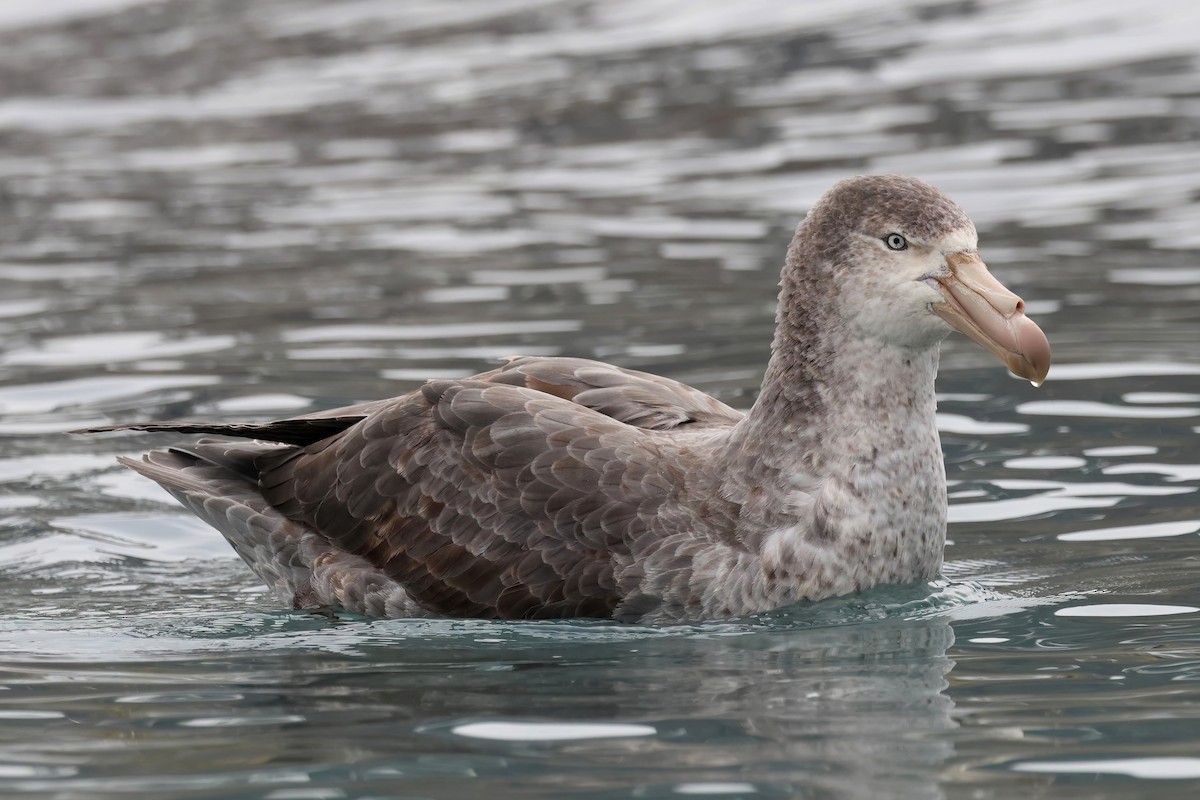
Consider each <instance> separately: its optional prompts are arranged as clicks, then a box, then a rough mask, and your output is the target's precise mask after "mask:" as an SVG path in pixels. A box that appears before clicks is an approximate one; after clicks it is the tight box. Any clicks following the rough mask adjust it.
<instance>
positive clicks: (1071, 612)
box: [1054, 603, 1200, 617]
mask: <svg viewBox="0 0 1200 800" xmlns="http://www.w3.org/2000/svg"><path fill="white" fill-rule="evenodd" d="M1198 611H1200V608H1196V607H1194V606H1169V605H1162V604H1156V603H1096V604H1094V605H1087V606H1071V607H1069V608H1060V609H1058V610H1057V611H1055V612H1054V616H1056V617H1164V616H1171V615H1174V614H1195V613H1196V612H1198Z"/></svg>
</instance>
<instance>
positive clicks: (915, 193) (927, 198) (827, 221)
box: [802, 175, 971, 255]
mask: <svg viewBox="0 0 1200 800" xmlns="http://www.w3.org/2000/svg"><path fill="white" fill-rule="evenodd" d="M891 225H894V226H896V227H897V228H898V229H899V232H903V233H906V234H908V235H910V236H916V237H920V238H922V239H933V238H937V237H939V236H942V235H944V234H946V233H949V232H951V231H954V230H959V229H961V228H966V227H970V225H971V220H970V218H969V217H968V216H967V215H966V213H965V212H964V211H963V210H962V209H961V208H959V207H958V204H957V203H955V202H954V201H953V200H951V199H950V198H949V197H947V196H946V195H944V194H942V193H941V192H940V191H938V190H937V189H935V188H933V187H932V186H930V185H929V184H927V183H925V182H924V181H919V180H917V179H916V178H910V177H908V176H907V175H862V176H859V177H856V178H848V179H847V180H844V181H840V182H839V183H837V184H835V185H834V186H833V188H832V189H830V190H829V191H828V192H826V193H825V195H824V196H823V197H822V198H821V199H820V200H819V201H817V204H816V205H815V206H813V209H812V211H810V212H809V214H808V217H807V218H806V219H805V221H804V224H803V226H802V229H803V232H804V236H805V237H806V238H808V239H809V240H810V241H811V242H812V243H813V244H814V245H816V247H817V249H818V250H820V251H823V252H824V253H826V254H827V255H831V254H833V253H836V252H838V251H840V250H842V248H843V247H844V246H845V244H846V234H847V233H848V232H850V231H861V232H863V233H871V234H884V233H889V232H890V231H885V230H883V228H884V227H885V226H891Z"/></svg>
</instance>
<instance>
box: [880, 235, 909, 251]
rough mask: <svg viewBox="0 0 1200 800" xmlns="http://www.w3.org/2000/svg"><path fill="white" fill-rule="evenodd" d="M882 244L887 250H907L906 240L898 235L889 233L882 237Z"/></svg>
mask: <svg viewBox="0 0 1200 800" xmlns="http://www.w3.org/2000/svg"><path fill="white" fill-rule="evenodd" d="M883 243H884V244H886V245H887V246H888V249H889V250H907V249H908V239H905V238H904V237H903V236H901V235H900V234H898V233H889V234H888V235H887V236H885V237H883Z"/></svg>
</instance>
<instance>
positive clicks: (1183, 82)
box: [0, 0, 1200, 800]
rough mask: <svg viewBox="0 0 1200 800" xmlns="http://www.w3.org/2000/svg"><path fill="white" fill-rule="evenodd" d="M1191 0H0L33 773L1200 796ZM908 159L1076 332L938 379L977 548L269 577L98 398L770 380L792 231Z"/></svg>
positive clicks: (2, 625)
mask: <svg viewBox="0 0 1200 800" xmlns="http://www.w3.org/2000/svg"><path fill="white" fill-rule="evenodd" d="M1198 30H1200V5H1197V4H1195V3H1191V2H1182V0H1180V1H1179V2H1172V0H1146V1H1145V2H1140V3H1136V4H1116V3H1096V2H1092V1H1091V0H1088V1H1087V2H1085V1H1084V0H1063V1H1062V2H1058V3H1042V2H1035V0H1024V1H1022V0H979V2H941V1H940V0H928V1H927V2H900V3H896V2H886V1H885V0H841V2H837V3H815V2H814V3H807V2H805V3H799V2H798V3H779V2H775V1H774V0H772V1H771V2H767V0H741V2H737V3H720V2H711V3H703V2H679V1H678V0H606V2H599V1H597V2H587V1H585V0H456V1H455V2H442V0H427V1H426V2H415V1H413V0H410V1H409V2H399V3H394V2H386V1H385V0H351V1H349V2H341V3H321V2H313V1H311V0H288V1H287V2H284V0H278V1H277V2H271V1H269V0H261V1H257V2H241V1H240V0H239V1H238V2H234V0H200V1H197V0H178V2H150V1H147V0H47V1H46V2H42V3H7V4H3V5H0V86H3V88H4V90H3V93H2V96H0V570H2V572H0V597H2V600H3V603H4V606H5V608H6V613H5V614H4V616H3V617H2V618H0V794H2V795H3V796H5V797H31V798H127V797H145V798H272V799H274V800H285V799H286V798H368V797H371V798H383V797H389V798H460V797H461V798H476V797H489V798H509V797H512V798H625V797H639V798H677V797H678V798H682V797H691V796H704V797H720V798H758V797H762V798H773V797H813V798H817V797H820V798H824V797H863V798H875V797H914V798H938V797H948V798H959V797H961V798H991V797H1041V796H1054V797H1080V798H1084V797H1087V798H1097V797H1099V798H1118V797H1120V798H1124V797H1129V798H1134V797H1192V796H1194V794H1193V792H1194V791H1195V790H1196V788H1197V786H1198V785H1200V688H1198V687H1200V589H1198V588H1197V587H1198V583H1200V581H1198V579H1197V575H1198V564H1200V562H1198V561H1197V552H1198V544H1200V541H1198V537H1197V533H1198V532H1200V507H1198V505H1197V494H1196V492H1197V489H1198V488H1200V445H1198V434H1200V344H1198V341H1197V340H1198V336H1197V333H1198V329H1200V325H1198V323H1200V259H1198V258H1197V248H1200V205H1197V203H1196V202H1195V198H1197V197H1198V196H1200V149H1197V147H1196V145H1195V142H1196V140H1197V138H1198V134H1200V34H1198V33H1197V31H1198ZM882 170H888V171H903V172H908V173H913V174H916V175H918V176H920V177H922V178H925V179H927V180H930V181H932V182H934V183H936V184H938V185H939V186H941V187H942V188H944V189H946V190H947V191H948V192H949V193H951V194H952V195H953V196H954V197H955V198H956V199H958V200H959V201H960V202H961V204H962V205H963V206H964V207H965V208H966V209H967V210H968V212H969V213H971V214H972V216H973V217H974V219H975V220H976V221H977V223H978V226H979V228H980V232H981V237H982V247H983V253H984V256H985V257H986V258H987V260H988V262H989V264H990V265H991V267H992V269H993V271H994V272H995V273H996V274H997V275H998V276H999V277H1000V278H1001V279H1002V280H1004V281H1005V282H1006V283H1007V284H1008V285H1009V286H1010V287H1012V288H1014V289H1015V290H1016V291H1018V292H1019V293H1020V294H1021V295H1022V296H1024V297H1025V298H1026V299H1027V300H1028V301H1029V310H1030V313H1031V315H1032V316H1034V317H1035V318H1036V319H1037V320H1038V322H1039V323H1040V324H1042V326H1043V327H1044V328H1045V330H1046V331H1047V333H1048V334H1049V336H1050V339H1051V341H1052V342H1053V345H1054V348H1055V358H1056V366H1055V367H1054V369H1053V371H1052V372H1051V376H1050V380H1049V382H1048V383H1047V384H1046V385H1045V387H1044V388H1043V389H1041V390H1040V391H1039V390H1034V389H1032V388H1031V387H1030V386H1028V385H1027V384H1025V383H1022V382H1020V381H1017V380H1014V379H1011V378H1009V377H1007V376H1006V375H1005V374H1004V372H1003V370H1002V369H1000V368H999V366H998V365H996V364H995V363H994V362H993V361H992V360H991V358H990V357H989V356H988V355H987V354H986V353H984V352H982V351H981V350H979V349H978V348H977V347H975V346H974V345H973V344H971V343H970V342H969V341H967V340H966V339H964V338H962V337H959V338H956V339H952V340H950V341H949V342H948V343H947V345H946V346H945V348H944V351H943V369H942V374H941V376H940V378H939V391H940V393H941V402H940V417H939V421H940V426H941V429H942V435H943V443H944V447H945V451H946V459H947V466H948V473H949V478H950V480H951V482H952V485H951V504H952V505H951V509H950V518H951V525H950V532H949V536H950V540H951V543H950V544H949V546H948V548H947V562H946V568H945V580H944V581H941V582H939V583H937V584H935V585H930V586H920V587H898V588H896V587H893V588H889V589H883V590H880V591H877V592H872V593H869V594H868V595H866V596H863V597H857V598H850V599H846V600H838V601H832V602H830V603H825V604H820V605H819V606H817V607H809V608H795V609H786V610H783V611H780V612H777V613H774V614H770V615H766V616H764V617H761V618H756V619H751V620H746V621H741V622H735V623H728V624H720V625H717V624H710V625H697V626H690V627H677V628H659V629H654V628H630V627H622V626H617V625H609V624H597V623H570V622H564V623H554V624H550V623H536V624H498V623H489V622H471V621H466V622H461V621H460V622H428V621H423V622H406V621H369V620H360V619H349V618H347V619H337V620H331V619H327V618H325V617H321V616H316V615H309V614H304V613H298V612H289V611H281V610H279V609H278V608H277V606H276V604H275V602H274V601H273V600H272V599H271V598H269V597H268V596H266V595H265V593H264V592H263V591H262V589H261V587H260V586H259V585H257V583H256V582H255V580H254V579H253V577H252V576H251V575H250V573H249V572H248V571H247V570H246V569H245V568H244V567H243V566H242V565H241V562H239V561H238V560H237V559H236V557H235V556H234V555H233V553H232V551H231V550H229V549H228V548H227V546H226V545H225V544H224V542H223V541H221V539H220V537H219V536H218V535H217V534H216V533H215V532H213V531H211V530H209V529H207V528H206V527H205V526H204V525H203V524H201V523H200V522H198V521H197V520H195V519H193V518H192V517H190V516H189V515H188V514H186V513H185V512H184V511H182V510H181V509H179V508H177V507H176V506H175V505H174V504H173V503H171V502H170V501H169V498H167V497H166V495H165V494H163V493H162V492H161V491H160V490H158V489H157V487H155V486H153V485H152V484H149V483H148V482H146V481H144V480H141V479H139V478H137V477H136V476H134V475H132V474H130V473H128V472H126V471H123V470H121V469H119V468H117V467H116V466H115V464H114V461H113V456H114V455H116V454H122V453H127V454H128V453H135V452H138V451H140V450H142V449H144V448H145V447H147V446H148V445H151V444H155V443H166V442H168V441H170V439H169V438H165V437H162V438H155V437H135V436H109V437H99V438H92V439H75V438H70V437H67V436H64V435H62V434H61V432H62V431H64V430H66V429H68V428H73V427H79V426H84V425H89V424H101V423H104V422H106V421H132V420H135V419H151V418H178V417H210V418H217V419H229V420H235V419H261V418H269V417H272V416H284V415H290V414H295V413H302V412H305V411H309V410H317V409H320V408H325V407H331V406H335V405H340V404H344V403H347V402H351V401H355V400H362V399H370V398H375V397H382V396H388V395H393V394H398V393H401V392H403V391H406V390H408V389H411V388H413V387H415V386H417V385H418V384H419V381H420V380H422V379H424V378H427V377H435V376H456V375H466V374H470V373H472V372H475V371H478V370H481V369H485V368H488V367H489V366H490V365H491V364H492V363H494V360H495V359H496V358H498V357H500V356H504V355H507V354H511V353H516V352H520V353H527V354H570V355H579V356H586V357H594V358H601V359H604V360H609V361H614V362H617V363H620V364H622V365H625V366H631V367H636V368H641V369H648V370H651V371H654V372H658V373H661V374H665V375H668V376H671V377H674V378H677V379H680V380H684V381H686V382H689V383H692V384H694V385H696V386H699V387H701V388H703V389H705V390H706V391H709V392H711V393H713V394H715V395H717V396H718V397H720V398H722V399H724V400H725V401H727V402H729V403H731V404H733V405H736V406H742V407H746V406H748V405H749V404H750V403H751V402H752V401H753V395H754V391H755V389H756V387H757V384H758V380H759V378H760V375H761V370H762V368H763V367H764V365H765V359H766V351H767V345H768V342H769V339H770V333H771V328H772V311H773V302H774V289H775V281H776V275H777V271H778V266H779V264H780V262H781V258H782V252H783V249H784V247H785V246H786V243H787V241H788V238H789V236H790V231H791V228H792V227H793V226H794V225H795V223H796V220H797V219H798V218H799V217H800V215H801V214H802V213H803V212H804V210H805V209H806V208H807V207H808V205H809V204H810V203H811V202H812V201H813V200H814V199H815V198H816V197H817V196H818V195H819V194H820V192H821V191H823V190H824V189H825V188H826V187H827V186H828V185H829V184H830V183H831V182H832V181H834V180H835V179H837V178H840V177H844V176H846V175H848V174H854V173H857V172H863V171H882Z"/></svg>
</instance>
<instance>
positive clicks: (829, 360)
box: [738, 323, 939, 473]
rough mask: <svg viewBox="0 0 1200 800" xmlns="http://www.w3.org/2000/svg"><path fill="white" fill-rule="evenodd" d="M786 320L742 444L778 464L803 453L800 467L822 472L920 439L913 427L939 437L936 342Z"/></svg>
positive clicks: (785, 464)
mask: <svg viewBox="0 0 1200 800" xmlns="http://www.w3.org/2000/svg"><path fill="white" fill-rule="evenodd" d="M789 327H790V326H788V325H787V324H786V323H781V324H780V326H779V328H780V330H779V331H778V332H777V334H776V338H775V344H774V347H773V352H772V355H771V360H770V362H769V364H768V366H767V371H766V374H765V375H764V377H763V383H762V389H761V391H760V393H759V396H758V399H757V401H756V402H755V404H754V407H753V408H752V409H751V411H750V413H749V415H748V416H747V418H746V419H745V420H744V422H743V423H742V425H741V426H740V427H741V428H742V430H741V431H739V432H738V433H739V435H740V436H741V437H744V438H745V440H746V441H745V442H744V444H748V443H751V442H752V443H753V447H752V449H753V450H754V451H755V452H758V453H762V454H770V455H769V456H767V458H768V460H769V461H770V462H774V463H773V464H772V465H773V466H777V467H778V468H780V469H784V470H787V469H788V466H789V465H793V464H795V462H796V460H797V459H803V461H804V462H805V464H804V465H798V466H807V467H808V468H809V469H816V470H817V471H819V472H822V473H824V472H827V471H828V470H829V469H830V468H831V467H833V466H835V465H837V464H841V463H862V462H863V461H875V460H877V459H878V458H880V457H881V456H883V455H886V454H888V453H892V452H896V451H903V450H909V449H911V448H912V447H913V446H914V445H917V444H921V442H915V441H913V435H914V434H915V433H917V432H920V433H922V434H925V433H928V432H930V431H934V432H935V433H934V438H935V439H936V429H935V419H934V414H935V410H936V401H935V396H934V378H935V377H936V375H937V364H938V348H937V347H932V348H927V349H919V350H918V349H912V348H907V347H898V346H895V345H890V344H886V343H883V342H880V341H879V340H877V339H871V338H860V337H856V336H854V335H851V334H850V333H849V332H848V331H846V330H845V329H844V328H842V327H839V326H837V325H830V326H827V327H823V328H822V329H821V330H820V331H819V332H815V333H814V332H813V331H807V330H802V331H796V330H789V329H788V328H789ZM933 445H934V446H939V445H938V443H937V442H936V441H934V442H933Z"/></svg>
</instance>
